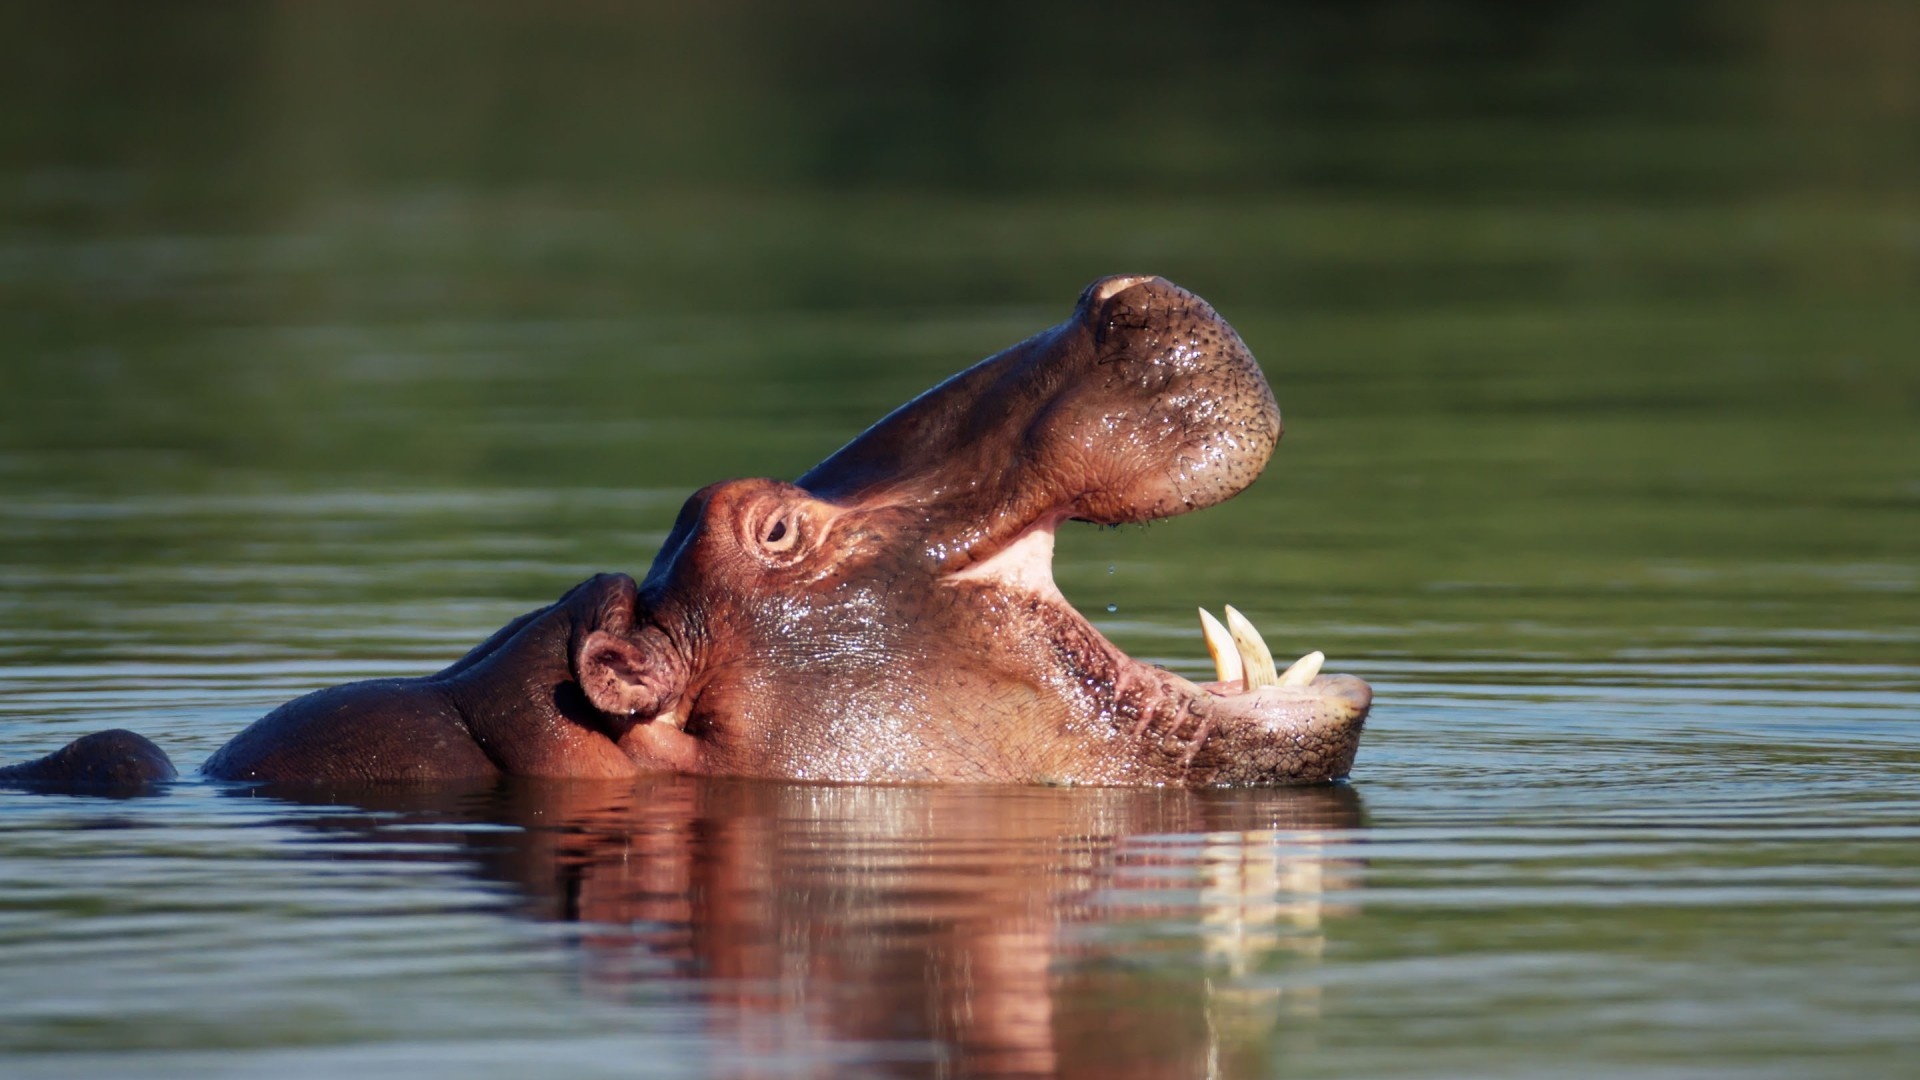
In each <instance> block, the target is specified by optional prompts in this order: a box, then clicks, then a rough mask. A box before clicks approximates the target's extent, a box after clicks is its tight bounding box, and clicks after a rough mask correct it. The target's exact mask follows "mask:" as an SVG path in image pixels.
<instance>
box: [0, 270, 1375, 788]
mask: <svg viewBox="0 0 1920 1080" xmlns="http://www.w3.org/2000/svg"><path fill="white" fill-rule="evenodd" d="M1280 430H1281V426H1280V412H1279V409H1278V407H1277V406H1276V405H1275V404H1274V399H1273V394H1272V391H1271V390H1269V389H1268V387H1267V383H1266V380H1265V378H1264V377H1263V376H1262V375H1261V372H1260V367H1259V365H1258V364H1257V363H1256V362H1255V361H1254V359H1253V357H1252V355H1251V354H1250V353H1248V351H1247V349H1246V346H1245V345H1243V344H1242V343H1241V341H1240V338H1239V336H1238V335H1236V334H1235V333H1234V331H1233V329H1232V327H1230V326H1228V325H1227V323H1226V322H1225V321H1224V320H1222V319H1221V318H1220V316H1219V315H1217V314H1216V313H1215V312H1214V310H1213V309H1212V308H1211V307H1210V306H1208V305H1207V303H1206V302H1205V301H1203V300H1201V299H1200V298H1198V297H1196V296H1194V295H1193V294H1191V293H1189V292H1186V291H1185V290H1183V289H1181V288H1179V287H1177V286H1175V285H1173V284H1171V283H1169V282H1167V281H1164V280H1162V279H1159V278H1153V277H1110V278H1106V279H1104V280H1101V281H1098V282H1095V283H1094V284H1093V285H1091V286H1089V287H1088V288H1087V290H1086V291H1085V292H1084V293H1083V294H1082V295H1081V297H1080V301H1079V304H1078V305H1077V306H1076V308H1075V309H1074V312H1073V315H1072V317H1071V318H1069V319H1068V320H1067V321H1066V322H1064V323H1061V324H1060V325H1059V326H1056V327H1053V328H1052V329H1050V330H1047V331H1045V332H1043V333H1041V334H1039V335H1037V336H1035V337H1033V338H1029V339H1028V340H1026V341H1024V342H1021V343H1020V344H1018V345H1015V346H1013V347H1012V348H1010V349H1008V350H1006V351H1005V352H1002V353H1000V354H998V355H996V356H993V357H990V358H988V359H986V360H984V361H982V362H980V363H979V364H976V365H975V366H973V367H971V368H969V369H967V370H966V371H963V372H961V373H960V374H958V375H956V376H954V377H952V378H950V379H948V380H947V381H946V382H944V383H942V384H940V385H939V386H937V387H934V388H933V389H932V390H929V391H927V392H926V393H924V394H922V395H920V396H919V397H918V398H916V399H914V400H913V401H911V402H908V403H907V404H906V405H904V406H902V407H901V408H899V409H897V410H895V411H894V412H893V413H892V414H891V415H889V416H887V417H886V418H885V419H883V420H881V421H880V422H879V423H877V424H875V425H874V426H873V427H871V428H869V429H868V430H867V431H866V432H865V433H863V434H862V435H860V436H859V437H858V438H856V439H854V440H853V441H852V442H851V443H848V444H847V445H846V446H845V447H842V448H841V449H840V450H839V451H838V452H836V453H834V454H833V455H832V456H831V457H829V458H827V460H825V461H823V462H821V463H820V464H819V465H816V466H815V467H814V468H813V469H811V470H810V471H808V472H807V474H806V475H804V476H802V477H800V479H799V480H798V481H797V482H796V483H792V484H785V483H780V482H777V481H773V480H731V481H726V482H724V483H719V484H714V485H712V486H710V487H707V488H704V489H702V490H700V491H698V492H696V493H695V494H694V495H693V497H692V498H690V499H688V500H687V502H686V505H685V506H684V507H682V508H681V510H680V515H679V518H678V520H677V521H676V522H675V523H674V526H673V530H672V532H671V533H670V534H669V535H668V537H667V539H666V542H665V544H664V545H663V546H662V548H661V550H660V553H659V554H658V555H657V556H656V557H655V558H654V561H653V566H652V568H651V569H650V570H649V571H648V572H647V576H646V579H645V580H644V581H642V582H640V583H639V584H638V585H636V584H635V583H634V581H633V580H632V579H631V578H629V577H626V576H625V575H619V574H608V575H601V576H599V577H595V578H593V579H592V580H590V581H587V582H585V583H583V584H581V585H579V586H577V587H575V588H574V589H573V590H572V591H571V592H569V593H568V594H567V595H566V596H564V597H562V598H561V599H560V600H559V602H557V603H555V604H553V605H551V606H549V607H546V608H542V609H541V610H539V611H535V612H532V613H530V614H528V615H524V616H522V617H520V618H519V619H516V620H515V621H513V622H512V623H510V624H508V625H507V626H506V627H505V628H504V629H502V630H500V631H499V632H498V633H496V634H494V635H493V636H492V637H491V638H489V639H488V640H487V641H486V642H484V643H482V644H481V645H480V646H479V647H477V648H475V649H474V650H473V651H472V652H470V653H468V654H467V655H466V656H465V657H463V658H462V659H460V660H459V661H458V662H456V663H455V664H454V665H453V666H451V667H449V668H447V669H446V670H444V671H441V672H439V673H438V674H435V675H429V676H425V677H422V678H413V679H380V680H374V681H369V682H359V683H351V684H348V685H344V686H336V687H332V688H329V689H325V690H320V691H317V692H315V693H312V694H308V695H307V696H305V697H302V698H299V699H298V700H295V701H292V702H289V703H288V704H286V705H283V706H281V707H280V708H278V709H275V710H274V711H273V712H271V713H269V714H268V715H267V716H265V717H263V718H262V719H260V720H258V721H256V722H255V723H254V724H253V725H251V726H250V727H248V728H247V729H246V730H244V731H242V732H240V734H238V735H236V736H235V737H234V738H233V739H232V740H231V741H230V742H228V743H227V744H226V745H225V746H224V747H222V748H221V749H220V750H219V751H217V752H216V753H215V754H214V755H213V757H212V758H210V759H209V760H208V761H207V763H206V764H205V766H203V771H204V772H205V773H207V774H208V775H209V776H213V777H216V778H221V779H233V780H282V781H287V780H301V781H307V780H311V781H326V782H335V781H364V780H452V779H459V778H470V777H484V776H493V775H501V774H506V775H520V776H541V777H600V778H608V777H623V776H633V775H637V774H642V773H652V772H681V773H696V774H710V775H730V776H754V777H773V778H788V779H803V780H840V781H978V782H1015V783H1067V784H1108V785H1148V784H1177V785H1217V784H1242V783H1285V782H1307V781H1326V780H1332V779H1337V778H1339V777H1342V776H1345V775H1346V774H1347V772H1348V770H1349V769H1350V768H1351V767H1352V764H1353V758H1354V753H1355V751H1356V749H1357V748H1358V745H1359V739H1360V730H1361V725H1362V723H1363V722H1364V720H1365V718H1366V715H1367V709H1368V706H1369V703H1370V700H1371V691H1370V690H1369V689H1368V687H1367V685H1366V684H1365V683H1364V682H1362V681H1360V680H1359V679H1356V678H1353V677H1351V676H1345V675H1322V674H1320V673H1319V667H1320V661H1321V657H1320V654H1318V653H1310V654H1308V655H1307V656H1305V657H1303V658H1302V659H1301V660H1300V661H1299V662H1298V663H1295V664H1294V665H1292V666H1291V667H1289V668H1288V669H1287V670H1286V671H1285V672H1280V671H1278V670H1277V669H1276V665H1275V664H1274V663H1273V660H1272V658H1271V656H1270V655H1269V654H1268V650H1267V647H1266V645H1265V644H1264V643H1262V642H1261V640H1260V636H1259V633H1258V632H1257V631H1255V630H1254V629H1253V627H1252V626H1251V625H1250V624H1248V623H1247V622H1246V621H1245V620H1244V619H1242V618H1240V617H1239V616H1238V613H1236V612H1233V611H1232V609H1228V611H1227V614H1228V623H1229V624H1230V625H1228V626H1221V625H1220V624H1219V623H1217V622H1216V621H1214V620H1213V619H1212V618H1211V617H1210V616H1207V617H1204V618H1203V620H1202V622H1203V629H1204V631H1205V639H1206V642H1207V646H1208V648H1209V650H1210V651H1211V652H1212V653H1213V655H1214V658H1215V662H1216V666H1217V668H1218V671H1219V679H1218V681H1215V682H1209V683H1204V684H1196V683H1193V682H1189V681H1188V680H1186V679H1184V678H1181V677H1180V676H1178V675H1175V674H1173V673H1172V672H1169V671H1166V670H1164V669H1161V668H1158V667H1154V666H1152V665H1149V664H1144V663H1141V662H1139V661H1137V660H1134V659H1133V658H1131V657H1129V656H1127V655H1126V654H1125V653H1123V652H1122V651H1120V649H1118V648H1116V647H1115V646H1114V645H1113V644H1112V643H1111V642H1109V641H1107V639H1106V638H1105V637H1103V636H1101V634H1100V633H1099V631H1097V630H1095V629H1094V628H1093V626H1092V625H1091V624H1090V623H1088V622H1087V620H1086V619H1085V618H1084V617H1083V616H1082V615H1081V614H1080V613H1079V612H1077V611H1075V610H1074V609H1073V607H1072V606H1071V605H1070V604H1068V603H1067V600H1066V598H1065V597H1064V596H1062V595H1061V593H1060V590H1059V588H1058V587H1057V586H1056V585H1055V584H1054V580H1053V571H1052V559H1053V538H1054V532H1055V530H1056V529H1057V528H1058V527H1059V526H1060V523H1061V522H1063V521H1069V520H1077V521H1090V522H1095V523H1098V524H1103V525H1118V524H1120V523H1123V522H1144V521H1152V520H1154V519H1156V518H1164V517H1171V516H1173V515H1175V514H1181V513H1185V512H1187V511H1189V510H1197V509H1201V508H1204V507H1207V506H1211V505H1213V504H1214V503H1217V502H1220V501H1222V500H1224V499H1227V498H1229V497H1231V496H1233V495H1234V494H1236V493H1238V492H1239V491H1240V490H1241V489H1243V488H1244V487H1246V486H1247V485H1248V484H1249V483H1251V482H1252V481H1253V479H1254V477H1256V476H1258V475H1259V473H1260V470H1261V468H1262V467H1263V466H1265V464H1266V462H1267V458H1268V456H1269V455H1270V454H1271V453H1272V452H1273V448H1274V445H1275V443H1276V442H1277V441H1278V440H1279V437H1280ZM89 738H90V739H94V740H97V741H98V742H99V743H100V745H99V746H98V747H94V748H89V747H88V746H87V745H86V742H87V741H86V740H82V742H81V743H80V744H76V745H74V746H70V747H68V748H66V749H65V750H62V751H60V752H58V753H55V754H53V755H49V756H48V757H46V758H42V759H40V760H39V761H35V762H29V763H26V764H24V765H18V766H14V767H13V768H11V769H8V770H0V780H6V781H11V782H14V783H41V784H43V785H47V786H58V785H61V784H84V783H86V782H87V778H88V777H90V776H99V777H107V778H112V777H115V776H123V775H149V776H170V775H171V772H172V767H171V765H169V764H166V759H165V755H164V754H162V753H160V752H159V751H158V749H157V748H153V747H152V746H151V744H150V743H146V742H145V740H143V739H140V738H139V737H138V736H133V735H131V734H130V733H120V732H115V733H106V734H104V735H102V736H90V737H89ZM162 770H164V772H163V771H162Z"/></svg>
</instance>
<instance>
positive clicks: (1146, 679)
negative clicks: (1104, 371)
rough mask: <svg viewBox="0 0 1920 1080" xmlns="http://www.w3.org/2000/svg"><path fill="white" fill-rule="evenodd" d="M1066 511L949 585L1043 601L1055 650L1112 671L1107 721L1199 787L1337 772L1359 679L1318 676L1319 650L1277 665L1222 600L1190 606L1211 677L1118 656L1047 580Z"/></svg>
mask: <svg viewBox="0 0 1920 1080" xmlns="http://www.w3.org/2000/svg"><path fill="white" fill-rule="evenodd" d="M1065 518H1066V515H1065V514H1064V513H1054V514H1050V515H1047V516H1045V517H1043V518H1041V519H1040V520H1039V521H1037V522H1035V523H1033V524H1032V525H1030V526H1028V527H1027V528H1026V529H1024V530H1022V531H1021V532H1020V533H1019V534H1018V535H1017V536H1016V537H1015V538H1014V539H1013V540H1012V541H1011V542H1010V543H1008V544H1007V545H1006V546H1004V547H1002V548H1001V549H1000V550H998V551H996V552H994V553H993V554H992V555H990V556H988V557H987V558H985V559H982V560H980V561H979V562H976V563H974V564H973V565H971V566H969V567H967V568H966V569H964V570H960V571H957V572H955V573H951V574H949V575H947V576H946V580H947V581H949V582H951V583H956V584H959V583H967V582H973V583H978V584H981V585H987V586H991V587H997V588H1001V589H1008V590H1017V591H1020V592H1024V593H1027V594H1029V595H1031V596H1033V597H1034V598H1035V599H1038V600H1040V601H1041V602H1043V603H1045V604H1046V605H1047V606H1048V607H1049V608H1050V609H1051V610H1052V611H1053V613H1054V615H1055V617H1056V619H1059V620H1062V621H1064V622H1065V623H1066V625H1067V627H1068V629H1067V630H1065V631H1064V632H1059V631H1056V632H1054V633H1052V634H1051V636H1052V638H1053V639H1054V643H1055V646H1056V648H1057V649H1058V650H1060V651H1062V652H1065V651H1069V650H1072V649H1074V648H1081V649H1091V650H1094V651H1097V652H1098V653H1099V654H1100V655H1099V656H1098V657H1097V658H1094V659H1097V661H1098V663H1097V664H1095V663H1088V662H1087V660H1088V659H1089V658H1085V657H1083V658H1081V663H1080V664H1079V665H1077V666H1081V667H1088V668H1091V667H1095V666H1099V667H1104V668H1105V669H1106V670H1108V671H1110V672H1112V683H1113V686H1114V696H1115V700H1116V702H1118V703H1119V706H1120V707H1118V708H1116V709H1115V710H1114V713H1115V719H1116V721H1119V722H1118V723H1117V725H1116V726H1118V727H1120V728H1121V729H1122V730H1123V731H1124V733H1125V734H1127V735H1129V736H1132V737H1135V738H1140V737H1148V738H1155V739H1158V740H1160V741H1162V742H1163V743H1165V744H1166V745H1167V748H1168V751H1169V752H1170V753H1171V754H1173V755H1174V756H1175V757H1177V759H1178V764H1179V765H1180V766H1181V768H1183V769H1186V770H1189V771H1193V770H1196V769H1197V770H1198V771H1199V772H1200V773H1202V774H1204V775H1200V776H1197V777H1195V779H1197V780H1199V781H1200V782H1216V783H1246V782H1268V783H1272V782H1298V781H1317V780H1333V779H1339V778H1342V777H1344V776H1346V775H1347V772H1348V771H1349V770H1350V769H1351V767H1352V764H1353V758H1354V754H1355V752H1356V751H1357V749H1358V744H1359V733H1360V728H1361V726H1362V725H1363V724H1364V722H1365V719H1366V715H1367V712H1368V709H1369V707H1370V706H1371V703H1372V691H1371V689H1370V688H1369V687H1368V686H1367V684H1366V683H1365V682H1363V681H1361V680H1360V679H1357V678H1355V677H1353V676H1350V675H1333V674H1323V673H1322V670H1321V669H1322V667H1323V666H1324V665H1325V663H1326V654H1324V653H1322V652H1320V651H1318V650H1314V651H1310V652H1308V653H1306V654H1305V655H1303V656H1301V657H1300V658H1299V659H1297V660H1295V661H1293V662H1292V663H1291V664H1289V665H1287V667H1286V669H1285V670H1282V669H1281V668H1280V666H1279V665H1278V664H1277V663H1275V661H1274V659H1273V652H1272V650H1271V648H1270V647H1269V646H1268V645H1267V642H1266V640H1265V638H1264V637H1263V636H1262V635H1261V633H1260V631H1259V630H1258V629H1257V628H1256V627H1255V626H1254V625H1253V623H1252V622H1251V621H1250V620H1249V619H1247V618H1246V616H1244V615H1242V614H1241V613H1240V612H1239V611H1238V610H1237V609H1235V608H1234V607H1232V606H1230V605H1229V606H1227V607H1226V608H1225V615H1226V619H1225V621H1224V622H1222V621H1221V620H1220V619H1217V618H1215V617H1214V616H1213V615H1212V614H1211V613H1210V612H1208V611H1207V610H1206V609H1205V608H1201V609H1200V610H1199V615H1200V629H1201V640H1202V642H1203V643H1204V645H1205V648H1206V650H1207V652H1208V654H1209V655H1210V656H1211V658H1212V660H1213V666H1214V674H1215V679H1214V680H1213V681H1211V682H1200V683H1196V682H1193V681H1192V680H1189V679H1187V678H1185V677H1183V676H1181V675H1179V674H1177V673H1175V672H1172V671H1169V670H1167V669H1165V668H1161V667H1158V666H1156V665H1152V664H1148V663H1145V662H1143V661H1140V660H1136V659H1134V658H1133V657H1131V656H1129V655H1127V654H1126V653H1125V652H1124V651H1123V650H1122V649H1120V647H1119V646H1117V645H1114V644H1113V643H1112V642H1111V641H1109V640H1108V639H1107V638H1106V637H1105V636H1104V635H1102V634H1101V633H1100V632H1099V630H1098V629H1096V628H1095V627H1094V626H1093V624H1092V623H1091V622H1090V621H1088V620H1087V618H1086V617H1085V616H1084V615H1082V614H1081V613H1080V612H1079V611H1078V610H1076V609H1075V608H1074V607H1073V605H1072V603H1071V602H1069V601H1068V600H1067V598H1066V596H1065V594H1064V593H1062V592H1061V591H1060V588H1059V585H1058V584H1057V583H1056V581H1055V580H1054V576H1053V554H1054V540H1055V534H1056V533H1057V532H1058V529H1059V525H1060V523H1061V522H1062V521H1063V520H1065Z"/></svg>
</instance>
